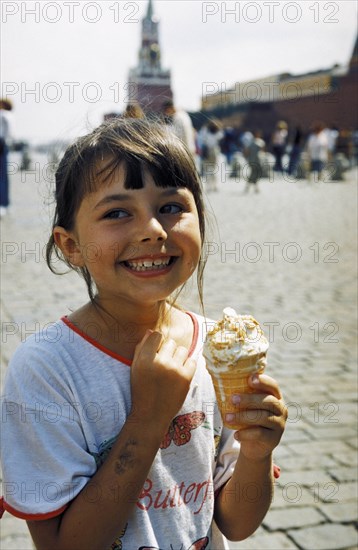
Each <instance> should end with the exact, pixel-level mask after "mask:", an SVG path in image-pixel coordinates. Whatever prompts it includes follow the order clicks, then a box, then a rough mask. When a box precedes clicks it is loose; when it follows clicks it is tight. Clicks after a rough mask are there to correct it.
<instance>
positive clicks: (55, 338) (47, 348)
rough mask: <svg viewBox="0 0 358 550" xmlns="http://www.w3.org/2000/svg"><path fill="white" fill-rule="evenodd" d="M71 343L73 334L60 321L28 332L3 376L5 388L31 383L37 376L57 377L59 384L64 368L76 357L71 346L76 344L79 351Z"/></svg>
mask: <svg viewBox="0 0 358 550" xmlns="http://www.w3.org/2000/svg"><path fill="white" fill-rule="evenodd" d="M71 344H73V334H72V333H71V330H70V329H69V328H68V327H67V326H66V325H65V323H63V321H58V322H56V323H51V324H48V325H45V326H44V327H42V329H41V330H40V331H38V332H37V333H35V334H33V335H31V336H29V337H28V338H27V339H26V340H24V341H23V342H22V343H21V344H20V345H19V347H18V348H17V349H16V351H15V353H14V355H13V356H12V358H11V360H10V363H9V366H8V368H7V371H6V376H5V391H6V390H9V388H11V387H14V386H18V385H19V384H22V385H29V386H31V385H33V384H35V383H36V380H40V379H41V380H42V381H43V380H44V379H46V380H47V381H49V380H52V381H54V380H57V381H58V383H59V384H60V385H62V383H63V381H64V379H65V378H66V376H65V371H66V369H68V366H69V365H70V364H71V363H72V362H74V361H75V358H74V357H73V353H71V350H70V347H72V348H73V350H74V348H75V347H76V348H77V349H76V354H77V355H78V354H81V350H80V349H79V347H78V346H73V345H72V346H71Z"/></svg>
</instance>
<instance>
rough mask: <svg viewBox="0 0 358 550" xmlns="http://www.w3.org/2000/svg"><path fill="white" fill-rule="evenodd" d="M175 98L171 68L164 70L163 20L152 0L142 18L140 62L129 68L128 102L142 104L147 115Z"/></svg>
mask: <svg viewBox="0 0 358 550" xmlns="http://www.w3.org/2000/svg"><path fill="white" fill-rule="evenodd" d="M170 99H173V92H172V89H171V74H170V70H166V69H162V66H161V49H160V44H159V21H158V19H157V17H156V16H155V15H154V11H153V2H152V0H149V2H148V7H147V13H146V15H145V17H144V18H143V20H142V36H141V47H140V50H139V58H138V65H137V66H136V67H134V68H132V69H130V71H129V79H128V83H127V98H126V100H127V103H138V104H139V105H140V106H141V108H142V109H143V111H144V112H145V113H146V114H154V115H157V114H159V113H160V112H161V110H162V105H163V103H164V102H165V101H168V100H170Z"/></svg>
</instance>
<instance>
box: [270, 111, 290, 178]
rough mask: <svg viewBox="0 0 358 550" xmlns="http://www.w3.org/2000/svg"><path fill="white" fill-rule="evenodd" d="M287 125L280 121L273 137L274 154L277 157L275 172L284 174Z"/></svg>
mask: <svg viewBox="0 0 358 550" xmlns="http://www.w3.org/2000/svg"><path fill="white" fill-rule="evenodd" d="M287 134H288V132H287V123H286V122H285V121H284V120H280V121H279V122H278V123H277V125H276V129H275V131H274V133H273V136H272V152H273V155H274V157H275V164H274V167H273V169H274V172H280V173H281V174H283V171H284V170H283V166H282V158H283V155H284V154H285V150H286V140H287Z"/></svg>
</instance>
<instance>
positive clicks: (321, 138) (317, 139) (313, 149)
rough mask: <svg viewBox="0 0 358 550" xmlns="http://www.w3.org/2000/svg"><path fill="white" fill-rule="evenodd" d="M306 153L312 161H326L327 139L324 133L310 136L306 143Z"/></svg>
mask: <svg viewBox="0 0 358 550" xmlns="http://www.w3.org/2000/svg"><path fill="white" fill-rule="evenodd" d="M307 151H308V154H309V156H310V157H311V159H312V160H320V161H322V162H326V161H327V160H328V139H327V134H326V133H325V132H320V133H319V134H311V135H310V137H309V138H308V141H307Z"/></svg>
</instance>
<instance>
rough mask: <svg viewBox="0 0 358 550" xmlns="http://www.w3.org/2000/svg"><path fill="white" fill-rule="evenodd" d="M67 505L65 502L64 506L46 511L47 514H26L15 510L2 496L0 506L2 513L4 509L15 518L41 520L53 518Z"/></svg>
mask: <svg viewBox="0 0 358 550" xmlns="http://www.w3.org/2000/svg"><path fill="white" fill-rule="evenodd" d="M67 507H68V504H65V505H64V506H62V507H61V508H59V509H58V510H53V511H52V512H47V514H26V513H24V512H20V511H19V510H16V508H13V507H12V506H10V504H8V503H7V502H5V500H4V498H2V506H1V508H2V512H3V513H4V511H6V512H9V514H11V515H13V516H15V517H17V518H20V519H26V520H30V521H37V520H42V519H51V518H55V517H56V516H59V515H60V514H62V512H64V511H65V510H66V508H67ZM0 517H1V516H0Z"/></svg>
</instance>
